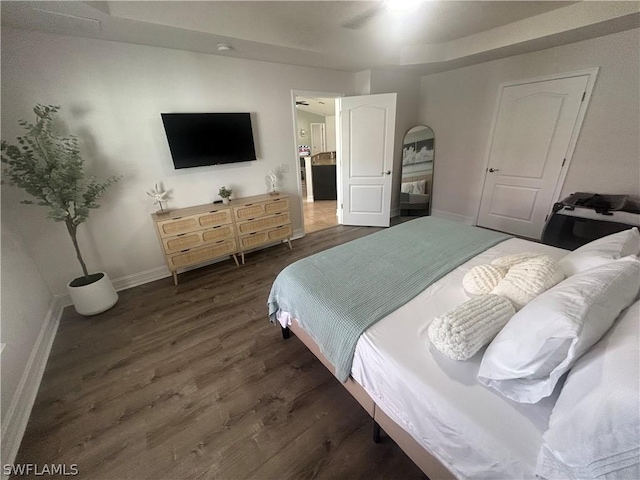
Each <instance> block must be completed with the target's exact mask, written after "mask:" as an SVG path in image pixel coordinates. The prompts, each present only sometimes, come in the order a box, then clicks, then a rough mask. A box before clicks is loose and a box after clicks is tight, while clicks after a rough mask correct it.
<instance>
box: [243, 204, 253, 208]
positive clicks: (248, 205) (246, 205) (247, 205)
mask: <svg viewBox="0 0 640 480" xmlns="http://www.w3.org/2000/svg"><path fill="white" fill-rule="evenodd" d="M251 205H253V203H245V204H244V206H245V207H250V206H251Z"/></svg>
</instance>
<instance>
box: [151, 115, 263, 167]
mask: <svg viewBox="0 0 640 480" xmlns="http://www.w3.org/2000/svg"><path fill="white" fill-rule="evenodd" d="M162 122H163V123H164V130H165V132H166V134H167V140H168V142H169V149H170V150H171V156H172V157H173V164H174V166H175V167H176V168H190V167H202V166H206V165H220V164H223V163H235V162H248V161H251V160H256V150H255V147H254V144H253V130H252V129H251V116H250V114H248V113H163V114H162Z"/></svg>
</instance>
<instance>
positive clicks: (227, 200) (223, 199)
mask: <svg viewBox="0 0 640 480" xmlns="http://www.w3.org/2000/svg"><path fill="white" fill-rule="evenodd" d="M222 203H223V204H225V205H228V204H229V199H228V198H224V197H223V198H222Z"/></svg>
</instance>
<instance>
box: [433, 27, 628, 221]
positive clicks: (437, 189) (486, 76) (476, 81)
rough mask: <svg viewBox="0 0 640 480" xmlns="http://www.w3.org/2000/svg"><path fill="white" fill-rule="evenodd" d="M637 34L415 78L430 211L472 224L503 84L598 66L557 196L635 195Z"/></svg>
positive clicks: (618, 35)
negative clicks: (431, 151)
mask: <svg viewBox="0 0 640 480" xmlns="http://www.w3.org/2000/svg"><path fill="white" fill-rule="evenodd" d="M639 38H640V30H638V29H635V30H630V31H626V32H621V33H616V34H613V35H608V36H605V37H600V38H595V39H591V40H586V41H583V42H578V43H573V44H569V45H564V46H561V47H555V48H551V49H548V50H542V51H539V52H533V53H528V54H524V55H517V56H514V57H508V58H504V59H501V60H495V61H492V62H486V63H482V64H478V65H473V66H470V67H465V68H461V69H458V70H453V71H449V72H444V73H438V74H434V75H428V76H424V77H422V79H421V85H420V92H421V101H420V118H421V122H420V123H423V124H425V125H428V126H430V127H431V128H433V130H434V132H435V162H434V163H435V166H434V175H435V178H434V187H433V188H434V204H433V208H434V210H439V211H444V212H448V213H452V214H454V215H458V216H462V217H464V218H466V219H467V220H468V219H473V218H474V217H475V215H476V211H477V208H478V204H479V202H480V197H481V192H482V182H483V179H484V172H483V166H484V161H485V153H486V147H487V141H488V136H489V129H490V127H491V121H492V116H493V112H494V107H495V101H496V96H497V93H498V85H499V84H500V83H501V82H506V81H511V80H518V79H526V78H533V77H537V76H542V75H549V74H555V73H562V72H570V71H574V70H580V69H585V68H591V67H600V72H599V75H598V79H597V81H596V85H595V89H594V91H593V95H592V97H591V103H590V105H589V108H588V110H587V114H586V117H585V120H584V123H583V125H582V130H581V132H580V137H579V139H578V143H577V147H576V149H575V152H574V155H573V161H572V163H571V166H570V168H569V171H568V174H567V178H566V181H565V183H564V187H563V189H562V193H561V196H563V197H564V196H566V195H568V194H570V193H572V192H575V191H593V192H598V193H629V194H632V193H635V194H638V193H640V185H639V182H640V144H639V142H638V131H639V130H640V102H639V92H640V79H639V75H640V64H639V62H640V60H639V59H640V43H639Z"/></svg>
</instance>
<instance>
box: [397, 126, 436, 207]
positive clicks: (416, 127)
mask: <svg viewBox="0 0 640 480" xmlns="http://www.w3.org/2000/svg"><path fill="white" fill-rule="evenodd" d="M421 128H424V129H428V130H430V131H431V133H432V134H433V136H432V137H427V138H426V140H429V139H430V138H433V158H432V160H431V181H429V185H428V188H427V192H425V193H427V194H428V195H429V205H428V207H427V209H426V212H427V213H426V214H424V215H420V216H430V215H431V211H432V209H433V179H434V178H435V157H436V155H435V152H436V134H435V132H434V130H433V128H431V127H429V126H428V125H415V126H413V127H411V128H410V129H409V130H407V131H406V133H405V134H404V137H403V142H402V158H401V161H400V167H401V170H400V201H399V202H398V205H399V206H400V208H399V213H400V216H402V211H403V210H402V177H403V175H404V173H405V172H404V169H405V167H406V165H404V158H405V145H407V144H406V143H405V140H406V138H407V135H409V134H410V133H411V132H412V131H415V129H421ZM419 163H421V162H419ZM419 163H418V164H419ZM416 217H417V216H416Z"/></svg>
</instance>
